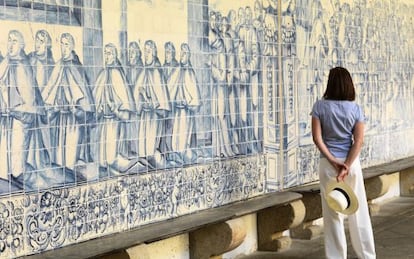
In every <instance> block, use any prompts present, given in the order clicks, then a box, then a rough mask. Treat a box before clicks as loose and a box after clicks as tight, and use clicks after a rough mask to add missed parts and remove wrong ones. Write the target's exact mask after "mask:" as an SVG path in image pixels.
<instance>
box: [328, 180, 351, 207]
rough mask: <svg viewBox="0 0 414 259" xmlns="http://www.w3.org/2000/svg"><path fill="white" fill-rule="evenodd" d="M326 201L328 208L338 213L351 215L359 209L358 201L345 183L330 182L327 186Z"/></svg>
mask: <svg viewBox="0 0 414 259" xmlns="http://www.w3.org/2000/svg"><path fill="white" fill-rule="evenodd" d="M325 199H326V202H327V203H328V206H329V207H330V208H331V209H333V210H334V211H336V212H340V213H342V214H346V215H350V214H353V213H355V211H356V210H357V209H358V199H357V197H356V195H355V193H354V191H353V190H352V188H351V187H349V186H348V185H347V184H346V183H345V182H344V181H340V182H337V181H330V182H328V184H327V185H326V192H325Z"/></svg>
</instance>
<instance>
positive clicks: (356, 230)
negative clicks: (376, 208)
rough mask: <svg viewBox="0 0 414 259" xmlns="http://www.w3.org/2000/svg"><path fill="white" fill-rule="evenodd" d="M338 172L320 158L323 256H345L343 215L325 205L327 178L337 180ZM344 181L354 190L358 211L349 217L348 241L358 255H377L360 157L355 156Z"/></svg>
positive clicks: (366, 256) (336, 257)
mask: <svg viewBox="0 0 414 259" xmlns="http://www.w3.org/2000/svg"><path fill="white" fill-rule="evenodd" d="M336 176H337V171H336V170H335V168H334V167H333V166H332V165H331V164H330V163H329V161H328V160H327V159H326V158H321V159H320V164H319V180H320V187H321V196H322V197H321V198H322V214H323V224H324V237H325V254H326V258H332V259H340V258H343V259H346V258H347V243H346V236H345V228H344V218H345V215H343V214H341V213H337V212H335V211H333V210H332V209H330V208H329V207H328V204H327V203H326V200H325V186H326V184H327V183H328V182H329V181H330V180H334V181H336ZM345 182H346V183H347V184H348V185H349V186H350V187H351V188H352V189H353V190H354V192H355V195H356V196H357V197H358V203H359V208H358V210H357V211H356V212H355V213H354V214H352V215H349V216H348V224H349V233H350V238H351V244H352V247H353V248H354V250H355V252H356V254H357V256H358V258H360V259H368V258H370V259H371V258H376V255H375V245H374V236H373V233H372V225H371V218H370V215H369V211H368V203H367V198H366V193H365V187H364V179H363V176H362V169H361V163H360V161H359V158H357V159H355V161H354V163H353V164H352V166H351V167H350V170H349V175H348V176H346V177H345Z"/></svg>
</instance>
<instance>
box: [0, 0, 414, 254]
mask: <svg viewBox="0 0 414 259" xmlns="http://www.w3.org/2000/svg"><path fill="white" fill-rule="evenodd" d="M0 3H1V5H0V28H1V29H2V31H3V32H4V34H3V35H2V36H0V51H1V52H0V53H1V55H0V60H1V62H0V159H1V163H0V194H1V195H2V196H1V198H0V217H1V218H0V223H1V224H0V253H1V256H3V255H4V256H5V257H14V256H20V255H25V254H30V253H36V252H40V251H44V250H48V249H54V248H57V247H61V246H65V245H68V244H71V243H74V242H79V241H83V240H87V239H90V238H95V237H99V236H102V235H107V234H109V233H113V232H119V231H123V230H126V229H130V228H134V227H136V226H140V225H142V224H147V223H150V222H154V221H159V220H164V219H168V218H171V217H176V216H179V215H184V214H186V213H190V212H194V211H196V210H201V209H207V208H212V207H216V206H220V205H222V204H226V203H228V202H232V201H237V200H241V199H244V198H248V197H253V196H255V195H260V194H263V193H265V192H269V191H280V190H283V189H284V188H288V187H291V186H296V185H300V184H304V183H308V182H312V181H317V180H318V174H317V165H318V159H319V153H318V151H317V150H316V149H315V147H314V146H313V144H312V139H311V134H310V116H309V112H310V111H311V109H312V105H313V103H314V102H315V101H316V100H318V99H319V98H321V96H322V94H323V91H324V87H325V85H326V79H327V73H328V71H329V68H330V67H333V66H344V67H346V68H348V69H349V70H350V71H351V73H352V76H353V78H354V83H355V85H356V88H357V91H358V98H357V102H358V103H359V104H360V105H361V106H362V107H363V109H364V113H365V116H366V142H365V146H364V149H363V151H362V153H361V159H362V161H363V164H364V165H365V166H368V165H374V164H377V163H381V162H384V161H389V160H393V159H397V158H401V157H404V156H408V155H412V154H414V146H413V145H411V142H409V141H407V139H409V138H411V137H412V136H413V135H414V129H413V126H414V123H413V122H414V118H413V116H414V93H413V91H414V87H413V74H414V73H413V72H414V61H413V57H414V55H413V53H414V50H413V48H412V46H414V43H413V39H414V37H413V34H414V32H413V28H414V26H413V21H412V17H411V16H412V13H413V12H414V5H413V4H412V3H411V2H410V1H408V0H406V1H404V0H401V1H391V0H390V1H388V0H383V1H351V0H349V1H328V0H312V1H302V0H287V1H280V0H279V1H277V0H240V1H224V0H183V1H167V0H149V1H138V0H116V1H98V0H96V1H95V0H91V1H80V0H64V1H52V0H41V1H40V0H32V1H25V0H17V1H0Z"/></svg>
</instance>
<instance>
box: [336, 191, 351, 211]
mask: <svg viewBox="0 0 414 259" xmlns="http://www.w3.org/2000/svg"><path fill="white" fill-rule="evenodd" d="M334 190H336V191H338V192H340V193H342V194H343V195H344V196H345V199H346V201H347V203H348V204H347V206H346V208H347V209H348V208H349V206H351V199H350V198H349V196H348V193H346V191H344V190H343V189H341V188H338V187H337V188H334Z"/></svg>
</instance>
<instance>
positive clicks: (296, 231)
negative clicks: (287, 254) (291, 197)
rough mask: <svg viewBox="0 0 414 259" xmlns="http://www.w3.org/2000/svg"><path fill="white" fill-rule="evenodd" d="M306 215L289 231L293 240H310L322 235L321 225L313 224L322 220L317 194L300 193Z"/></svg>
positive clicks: (320, 205)
mask: <svg viewBox="0 0 414 259" xmlns="http://www.w3.org/2000/svg"><path fill="white" fill-rule="evenodd" d="M300 193H301V194H302V195H303V197H302V202H303V204H304V206H305V209H306V213H305V218H304V219H303V222H302V223H301V224H299V226H297V227H295V228H292V229H291V230H290V235H291V237H293V238H298V239H306V240H311V239H313V238H315V237H317V236H320V235H321V233H322V229H323V227H322V226H321V225H315V224H313V223H314V221H315V220H317V219H320V218H322V204H321V195H320V193H319V192H316V191H314V192H300Z"/></svg>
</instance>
